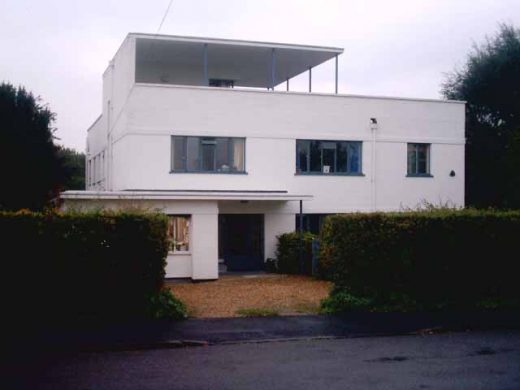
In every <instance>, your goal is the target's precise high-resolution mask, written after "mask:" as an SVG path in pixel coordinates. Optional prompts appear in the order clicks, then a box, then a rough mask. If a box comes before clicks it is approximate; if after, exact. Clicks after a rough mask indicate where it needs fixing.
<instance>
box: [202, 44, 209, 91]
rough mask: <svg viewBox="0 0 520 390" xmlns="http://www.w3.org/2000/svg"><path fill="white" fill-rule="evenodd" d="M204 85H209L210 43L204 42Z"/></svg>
mask: <svg viewBox="0 0 520 390" xmlns="http://www.w3.org/2000/svg"><path fill="white" fill-rule="evenodd" d="M203 67H204V85H206V86H209V76H208V44H207V43H205V44H204V65H203Z"/></svg>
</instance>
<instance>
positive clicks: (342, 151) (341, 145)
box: [336, 142, 347, 172]
mask: <svg viewBox="0 0 520 390" xmlns="http://www.w3.org/2000/svg"><path fill="white" fill-rule="evenodd" d="M336 150H337V156H336V169H337V172H347V142H337V148H336Z"/></svg>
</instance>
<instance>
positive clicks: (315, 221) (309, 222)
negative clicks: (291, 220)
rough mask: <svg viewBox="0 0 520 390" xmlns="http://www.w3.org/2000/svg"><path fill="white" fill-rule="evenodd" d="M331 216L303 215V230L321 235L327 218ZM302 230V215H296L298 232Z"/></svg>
mask: <svg viewBox="0 0 520 390" xmlns="http://www.w3.org/2000/svg"><path fill="white" fill-rule="evenodd" d="M327 215H330V214H303V230H304V231H306V232H310V233H313V234H320V230H321V226H322V225H323V222H324V221H325V217H326V216H327ZM298 230H300V214H296V231H298Z"/></svg>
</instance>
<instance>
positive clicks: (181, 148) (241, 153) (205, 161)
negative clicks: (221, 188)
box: [171, 136, 245, 173]
mask: <svg viewBox="0 0 520 390" xmlns="http://www.w3.org/2000/svg"><path fill="white" fill-rule="evenodd" d="M171 169H172V171H173V172H210V173H211V172H218V173H236V172H244V171H245V139H244V138H232V137H187V136H172V160H171Z"/></svg>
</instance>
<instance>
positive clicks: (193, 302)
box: [166, 274, 332, 318]
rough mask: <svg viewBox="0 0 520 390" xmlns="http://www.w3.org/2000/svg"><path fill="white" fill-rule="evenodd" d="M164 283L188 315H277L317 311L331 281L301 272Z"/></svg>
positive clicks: (203, 316)
mask: <svg viewBox="0 0 520 390" xmlns="http://www.w3.org/2000/svg"><path fill="white" fill-rule="evenodd" d="M166 285H167V286H168V287H169V288H170V289H171V290H172V291H173V293H174V294H175V295H176V296H177V297H178V298H180V299H181V300H182V301H183V302H185V303H186V305H187V306H188V312H189V315H190V316H191V317H198V318H208V317H213V318H215V317H238V316H239V313H238V312H239V311H244V310H246V311H247V310H251V309H254V310H257V309H265V310H269V311H274V312H277V313H278V314H279V315H294V314H308V313H316V312H317V311H318V308H319V304H320V301H321V300H322V299H323V298H325V297H326V296H328V294H329V290H330V288H331V286H332V284H331V283H330V282H326V281H323V280H317V279H314V278H311V277H308V276H300V275H277V274H265V275H250V276H249V275H248V276H228V275H224V276H221V277H220V279H218V280H216V281H212V282H203V283H191V282H188V283H183V284H178V283H172V282H166Z"/></svg>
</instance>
